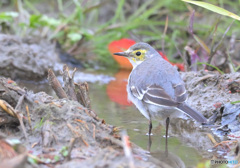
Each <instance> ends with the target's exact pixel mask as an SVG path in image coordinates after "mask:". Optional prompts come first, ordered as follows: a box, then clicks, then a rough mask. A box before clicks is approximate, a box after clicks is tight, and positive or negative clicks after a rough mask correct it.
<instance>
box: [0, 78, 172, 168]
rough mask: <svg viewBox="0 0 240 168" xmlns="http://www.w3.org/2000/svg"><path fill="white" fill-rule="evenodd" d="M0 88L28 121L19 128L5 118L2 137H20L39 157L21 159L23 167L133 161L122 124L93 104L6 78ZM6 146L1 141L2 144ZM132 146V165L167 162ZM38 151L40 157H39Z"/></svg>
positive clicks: (2, 96) (125, 164) (107, 164)
mask: <svg viewBox="0 0 240 168" xmlns="http://www.w3.org/2000/svg"><path fill="white" fill-rule="evenodd" d="M0 90H1V92H0V99H1V100H4V101H6V102H7V104H9V105H10V106H11V107H12V108H13V109H14V108H15V107H16V108H15V109H14V111H15V112H16V114H17V115H18V117H15V118H21V116H22V119H23V123H24V125H25V128H22V127H20V126H18V127H17V125H19V123H18V122H16V123H15V124H14V125H12V123H13V122H11V120H8V121H9V122H10V123H8V124H6V122H2V123H0V125H1V132H2V133H3V135H2V137H3V139H5V138H6V139H19V140H20V141H21V144H22V145H24V146H25V147H26V149H27V150H28V152H29V154H27V155H28V157H29V158H30V159H33V160H34V161H35V164H30V163H29V162H27V160H26V159H25V160H21V161H22V162H24V163H22V164H21V166H22V165H24V167H27V166H28V167H34V166H37V167H45V166H47V167H51V166H56V167H79V165H81V167H119V166H122V167H128V166H129V164H130V161H129V158H128V157H127V156H126V155H125V152H124V149H123V147H124V145H123V143H122V140H121V139H120V135H119V134H118V132H117V129H116V128H115V127H113V126H111V125H108V124H106V123H105V122H104V120H103V119H99V118H98V117H97V115H96V114H95V113H94V112H93V111H91V110H90V109H89V108H86V107H83V106H82V105H81V104H79V103H78V102H77V101H72V100H70V99H68V98H64V99H54V98H53V97H51V96H49V95H47V94H46V93H44V92H39V93H37V94H34V93H33V92H31V91H27V90H24V89H22V88H19V87H18V86H17V85H16V83H14V82H13V81H11V80H9V79H5V78H1V80H0ZM20 101H21V102H20ZM0 114H1V119H0V121H6V120H7V119H6V118H4V115H5V114H6V111H5V110H3V109H1V111H0ZM5 116H6V115H5ZM9 116H10V115H8V117H9ZM10 117H11V116H10ZM12 118H14V117H13V116H12ZM9 124H11V126H9ZM24 129H25V131H26V133H24ZM1 145H2V144H1V142H0V147H1ZM132 149H133V154H132V156H133V164H134V165H135V166H136V167H159V166H156V165H157V164H159V165H165V164H164V163H160V162H159V161H158V160H154V159H153V158H151V156H149V155H148V154H147V152H146V151H144V150H142V149H140V148H139V147H137V146H135V145H134V144H132ZM33 156H36V157H37V158H35V159H34V157H33ZM1 159H2V157H1ZM149 160H152V161H151V162H149ZM4 164H6V163H4ZM19 165H20V164H19ZM165 166H167V165H165Z"/></svg>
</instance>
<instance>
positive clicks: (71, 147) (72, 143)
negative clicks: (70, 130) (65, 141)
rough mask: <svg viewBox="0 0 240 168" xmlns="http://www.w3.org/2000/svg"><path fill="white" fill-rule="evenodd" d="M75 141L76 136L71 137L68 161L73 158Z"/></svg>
mask: <svg viewBox="0 0 240 168" xmlns="http://www.w3.org/2000/svg"><path fill="white" fill-rule="evenodd" d="M75 142H76V138H71V140H70V143H69V147H68V155H67V157H66V159H67V161H70V160H71V153H72V150H73V146H74V144H75Z"/></svg>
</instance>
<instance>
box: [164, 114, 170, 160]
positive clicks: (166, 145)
mask: <svg viewBox="0 0 240 168" xmlns="http://www.w3.org/2000/svg"><path fill="white" fill-rule="evenodd" d="M169 122H170V119H169V117H168V118H167V119H166V144H165V153H166V156H168V127H169Z"/></svg>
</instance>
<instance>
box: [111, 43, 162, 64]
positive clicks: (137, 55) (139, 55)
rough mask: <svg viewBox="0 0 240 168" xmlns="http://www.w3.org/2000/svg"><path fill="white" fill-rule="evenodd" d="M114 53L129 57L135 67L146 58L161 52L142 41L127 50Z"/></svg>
mask: <svg viewBox="0 0 240 168" xmlns="http://www.w3.org/2000/svg"><path fill="white" fill-rule="evenodd" d="M114 55H118V56H124V57H126V58H128V59H129V61H130V62H131V63H132V65H133V67H135V66H137V65H139V64H140V63H142V62H143V61H144V60H146V59H148V58H151V57H153V56H156V55H159V53H158V52H157V51H156V50H155V49H154V48H152V47H151V46H150V45H149V44H147V43H143V42H140V43H136V44H134V45H132V46H131V47H130V48H129V49H128V50H127V51H124V52H118V53H114Z"/></svg>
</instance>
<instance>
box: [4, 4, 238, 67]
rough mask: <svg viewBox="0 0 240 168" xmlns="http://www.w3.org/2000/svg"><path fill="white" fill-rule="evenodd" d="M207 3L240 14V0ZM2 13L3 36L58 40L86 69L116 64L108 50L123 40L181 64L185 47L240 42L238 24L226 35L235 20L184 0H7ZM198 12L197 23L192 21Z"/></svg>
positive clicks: (223, 48)
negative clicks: (150, 48)
mask: <svg viewBox="0 0 240 168" xmlns="http://www.w3.org/2000/svg"><path fill="white" fill-rule="evenodd" d="M205 2H208V3H211V4H214V5H217V6H219V7H222V8H224V9H227V10H229V11H231V12H233V13H236V14H238V13H239V7H240V5H239V3H240V0H237V1H236V0H228V1H226V0H210V1H205ZM0 9H1V10H0V11H1V12H0V31H1V32H2V33H7V34H15V35H17V36H20V37H23V38H24V37H27V36H31V37H37V38H39V37H40V38H45V39H48V40H52V41H57V42H58V43H59V44H60V45H61V47H62V48H63V49H64V50H65V51H66V52H67V53H69V54H70V55H72V56H74V57H75V58H78V59H80V60H81V61H82V62H83V63H84V65H85V67H95V68H97V67H113V66H116V63H115V62H114V60H113V59H112V58H111V55H110V53H109V51H108V49H107V46H108V44H109V43H110V42H112V41H114V40H118V39H121V38H123V37H127V38H131V39H133V40H135V41H144V42H148V43H150V44H152V45H153V46H154V47H155V48H157V49H160V50H163V51H164V52H165V53H166V55H168V57H169V59H170V60H171V61H173V62H176V61H181V57H180V55H181V54H185V53H186V51H187V50H186V49H184V48H185V47H186V46H190V47H191V48H192V49H193V50H195V51H196V50H198V48H199V45H200V46H202V45H201V43H203V44H204V45H206V46H208V48H214V46H215V48H216V44H217V43H218V42H219V40H220V39H221V38H222V37H223V35H224V33H226V36H225V37H224V41H223V44H225V45H221V46H224V47H221V49H222V50H223V52H225V51H227V50H229V47H228V44H229V41H230V40H231V39H232V37H233V35H234V37H235V39H237V37H238V36H239V34H240V31H239V26H240V23H239V21H235V22H234V23H233V24H232V26H231V28H230V30H229V31H227V32H226V30H227V28H228V27H229V25H230V24H231V23H232V21H233V19H232V18H229V17H224V16H221V15H219V14H216V13H214V12H212V11H209V10H207V9H204V8H201V7H198V6H195V5H192V4H188V3H185V2H183V1H180V0H167V1H159V0H148V1H145V0H128V1H127V0H91V1H90V0H23V1H21V0H2V1H1V2H0ZM193 10H195V15H194V19H193V17H192V19H189V18H190V17H191V15H192V13H193ZM192 16H193V15H192ZM189 20H191V21H192V22H193V23H192V27H191V24H189ZM189 26H190V28H189ZM164 29H165V31H164ZM189 31H192V33H194V34H195V35H196V36H197V37H198V38H199V39H196V38H193V36H192V35H191V33H189ZM235 42H238V40H235ZM177 48H178V49H177ZM203 48H204V47H203ZM218 49H219V48H218ZM180 53H181V54H180ZM202 53H204V52H202ZM233 54H235V56H236V57H237V56H239V53H238V52H236V53H235V52H234V53H233ZM203 55H204V54H203ZM205 55H206V56H205V57H207V56H209V55H208V54H206V53H205ZM203 57H204V56H203Z"/></svg>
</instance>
